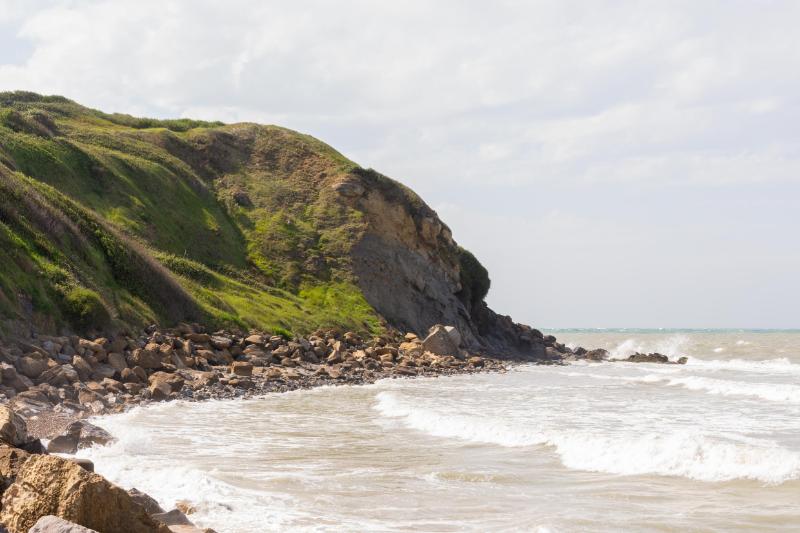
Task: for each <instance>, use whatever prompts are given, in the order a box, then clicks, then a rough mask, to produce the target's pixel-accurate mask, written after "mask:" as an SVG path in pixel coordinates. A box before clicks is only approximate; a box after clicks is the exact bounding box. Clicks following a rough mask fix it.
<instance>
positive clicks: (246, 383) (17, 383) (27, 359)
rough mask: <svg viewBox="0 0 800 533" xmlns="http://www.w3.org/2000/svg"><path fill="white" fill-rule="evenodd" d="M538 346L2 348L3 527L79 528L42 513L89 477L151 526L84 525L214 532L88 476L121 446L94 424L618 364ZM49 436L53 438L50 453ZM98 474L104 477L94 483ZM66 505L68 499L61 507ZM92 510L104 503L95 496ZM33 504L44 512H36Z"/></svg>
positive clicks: (197, 330)
mask: <svg viewBox="0 0 800 533" xmlns="http://www.w3.org/2000/svg"><path fill="white" fill-rule="evenodd" d="M534 331H535V330H534ZM536 333H538V332H536ZM539 335H541V334H539ZM537 339H538V340H537V343H538V344H537V346H538V347H539V348H540V349H539V350H537V352H536V354H535V355H534V354H530V356H529V357H511V358H508V359H500V358H497V357H487V356H483V355H475V354H474V353H469V352H467V351H466V350H465V349H464V348H463V346H462V342H461V337H460V335H459V333H458V331H457V330H455V328H452V327H448V326H441V325H437V326H434V327H433V328H431V330H430V332H429V334H428V335H427V336H426V337H425V338H424V339H420V338H418V337H417V336H416V335H415V334H412V333H408V334H405V335H400V334H399V333H392V334H389V335H384V336H379V337H372V338H369V339H363V338H361V337H359V336H358V335H357V334H355V333H353V332H340V331H336V330H327V331H318V332H315V333H314V334H312V335H309V336H307V337H297V338H295V339H293V340H288V339H286V338H284V337H280V336H275V335H272V336H268V335H265V334H262V333H257V332H250V333H248V334H242V333H231V332H225V331H217V332H214V333H206V332H205V331H204V328H202V327H201V326H197V325H195V326H188V325H183V326H181V327H179V328H177V329H174V330H166V331H160V330H157V329H156V328H154V327H153V328H149V329H148V330H147V331H145V332H144V333H143V334H141V335H140V336H138V337H127V336H118V337H116V338H114V339H113V340H110V339H107V338H102V337H101V338H96V339H94V340H89V339H83V338H80V337H77V336H71V337H47V336H38V337H35V338H32V339H25V340H17V342H16V343H15V344H11V345H2V344H0V377H1V378H2V381H0V392H2V394H3V395H4V396H6V398H4V399H2V400H1V401H0V411H2V412H3V413H5V416H6V419H7V420H10V421H11V422H9V424H10V426H13V427H17V426H19V427H21V428H23V429H22V430H20V431H17V432H16V433H17V437H18V438H3V439H0V441H2V442H0V455H2V454H5V455H6V456H8V457H17V459H13V460H10V465H11V466H10V468H8V469H7V470H8V471H0V474H2V475H3V476H4V477H6V478H8V479H7V481H10V482H11V483H7V485H10V486H11V487H10V488H6V489H5V492H4V493H3V499H2V502H3V507H2V508H0V522H2V523H3V524H6V521H7V520H12V521H15V522H14V523H15V524H16V523H17V522H18V523H19V524H22V525H21V526H20V527H16V528H15V527H13V526H12V527H9V531H11V533H25V532H27V531H28V528H30V527H31V526H32V525H33V524H34V522H32V521H31V517H32V516H33V517H34V518H39V517H41V516H45V515H47V514H55V515H57V516H59V517H61V518H67V519H69V518H70V516H71V515H70V514H69V513H70V512H72V510H70V509H67V510H62V509H60V508H59V509H57V510H52V511H50V512H48V511H47V510H46V509H44V510H42V509H40V507H44V506H45V503H46V502H43V501H40V499H41V498H44V497H45V496H46V493H47V491H48V490H49V489H48V488H47V487H51V486H53V485H56V486H60V484H67V485H69V483H73V482H74V481H71V477H75V476H77V477H81V476H83V477H84V478H83V480H82V482H83V484H84V485H80V486H86V487H88V486H90V485H91V484H92V483H102V484H103V487H104V488H103V494H104V495H106V496H108V497H109V498H111V497H112V495H113V496H114V498H116V500H114V501H115V502H117V504H119V502H120V501H121V502H123V503H124V505H123V507H124V512H123V513H122V514H119V513H118V515H119V516H122V518H119V517H116V518H115V520H120V519H121V520H128V521H130V520H134V521H136V520H138V521H139V522H140V524H150V525H147V526H146V527H145V528H144V529H141V528H138V529H137V528H131V529H126V528H125V527H122V529H120V527H121V526H119V525H114V526H113V527H112V528H110V529H109V526H106V525H97V524H109V523H111V522H108V521H107V520H108V517H105V516H100V517H97V520H101V521H100V522H92V521H91V520H89V519H83V518H81V520H84V522H81V523H80V525H84V526H87V527H91V525H92V524H95V525H96V529H97V530H100V531H108V530H113V531H120V532H126V531H131V532H136V533H139V532H140V531H159V533H167V532H168V531H172V532H175V533H177V532H180V533H197V532H203V531H205V532H206V533H209V531H210V530H201V529H199V528H197V527H195V526H194V525H193V524H192V523H191V521H190V519H189V518H188V517H187V515H188V514H191V508H190V507H187V508H185V509H182V508H181V507H180V505H178V509H173V510H170V511H165V510H164V509H162V508H161V507H160V506H159V505H158V503H157V502H156V501H155V500H154V499H152V498H151V497H149V496H148V495H146V494H144V493H141V492H139V491H136V489H131V490H130V491H124V490H123V489H121V488H119V487H117V486H116V485H113V484H112V483H110V482H109V481H108V480H106V479H105V478H103V477H102V476H100V475H97V474H93V473H92V474H87V472H93V471H94V465H93V464H92V463H91V462H90V461H87V460H85V459H80V458H78V457H77V456H76V454H77V453H78V451H79V450H81V449H85V448H88V447H91V446H95V445H100V446H103V445H106V444H110V443H112V442H113V441H114V440H115V438H114V436H113V435H111V434H110V433H108V432H107V431H105V430H104V429H102V428H100V427H98V426H95V425H94V424H92V423H91V422H89V421H87V419H90V418H92V417H98V416H108V415H113V414H119V413H124V412H126V411H129V410H130V409H132V408H134V407H147V406H152V405H155V404H157V403H163V402H168V401H185V402H192V403H193V402H202V401H209V400H231V399H251V398H252V399H255V398H263V397H267V396H268V395H270V394H275V393H282V392H290V391H298V390H310V389H313V388H319V387H322V386H334V387H337V386H347V385H366V384H372V383H375V382H377V381H380V380H385V379H401V378H416V377H431V378H439V377H447V376H455V375H468V374H477V373H506V372H508V370H509V369H510V368H513V367H515V366H518V365H521V364H538V365H564V364H568V363H570V362H572V361H578V360H587V361H598V362H599V361H606V360H608V352H606V351H605V350H591V351H588V350H585V349H583V348H575V349H571V348H568V347H566V346H564V345H563V344H561V343H558V342H556V339H555V337H552V336H549V335H548V336H544V335H542V336H541V338H539V337H538V336H537ZM626 361H629V362H656V363H673V364H674V362H672V361H668V359H667V357H666V356H663V355H660V354H638V353H637V354H635V355H634V356H631V357H629V358H628V359H627V360H626ZM9 396H10V398H9ZM12 422H13V423H12ZM12 433H13V432H12ZM42 439H44V440H47V441H48V442H47V446H46V447H45V446H44V445H43V444H42V442H41V440H42ZM37 457H44V458H50V459H49V460H50V461H51V462H52V463H53V464H50V465H49V466H47V468H49V469H50V470H53V469H55V470H57V472H58V473H56V474H53V473H52V472H51V473H50V474H48V475H50V478H49V481H47V484H46V485H45V486H43V487H41V488H40V489H39V490H38V491H34V492H33V493H25V496H24V497H18V500H17V501H16V507H17V508H25V509H27V510H26V511H20V510H19V509H15V505H7V499H8V496H9V495H10V494H11V495H14V496H18V493H20V492H22V491H23V490H24V489H22V488H21V487H22V485H20V488H15V487H17V480H19V479H21V481H20V482H21V483H25V475H26V469H27V468H28V467H30V469H31V470H34V471H33V472H32V473H30V475H31V476H37V479H39V478H41V479H46V478H47V476H44V475H43V474H42V472H39V471H38V469H40V468H44V467H42V466H40V465H39V463H40V461H39V460H38V459H36V458H37ZM0 459H2V457H0ZM0 470H2V461H1V460H0ZM64 472H69V475H68V476H67V475H66V474H64ZM87 475H89V476H94V477H89V478H86V477H85V476H87ZM69 486H71V485H69ZM65 490H68V491H72V489H65ZM86 493H87V494H88V493H89V491H88V489H87V491H86ZM187 496H190V495H188V494H187ZM65 498H68V496H66V493H65V494H63V495H62V496H60V497H59V498H58V499H56V500H55V501H56V502H60V500H62V499H65ZM49 501H51V502H52V500H49ZM11 503H12V504H14V503H15V502H14V501H13V500H11ZM59 505H61V504H60V503H59ZM82 505H84V506H87V505H88V506H91V505H92V504H91V503H89V497H87V502H84V503H83V504H82ZM30 507H34V508H35V509H36V510H35V511H31V510H30ZM144 511H146V512H144ZM42 513H45V514H42ZM125 513H128V515H130V514H131V513H133V515H136V514H137V513H138V518H136V517H134V516H132V515H131V516H128V517H127V518H125ZM80 516H83V515H80ZM115 516H116V515H115ZM102 520H106V521H105V522H103V521H102ZM114 523H115V524H118V523H119V522H114ZM153 524H155V525H153ZM143 527H144V526H143ZM0 531H1V530H0Z"/></svg>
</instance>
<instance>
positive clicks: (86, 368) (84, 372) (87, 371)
mask: <svg viewBox="0 0 800 533" xmlns="http://www.w3.org/2000/svg"><path fill="white" fill-rule="evenodd" d="M72 368H74V369H75V372H77V373H78V378H79V379H80V380H81V381H87V380H88V379H89V376H91V375H92V365H90V364H89V362H88V361H87V360H86V359H84V358H83V357H81V356H80V355H76V356H73V358H72Z"/></svg>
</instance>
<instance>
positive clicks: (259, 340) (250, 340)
mask: <svg viewBox="0 0 800 533" xmlns="http://www.w3.org/2000/svg"><path fill="white" fill-rule="evenodd" d="M244 342H245V344H256V345H258V346H264V337H263V335H250V336H249V337H247V338H246V339H245V340H244Z"/></svg>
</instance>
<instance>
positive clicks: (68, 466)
mask: <svg viewBox="0 0 800 533" xmlns="http://www.w3.org/2000/svg"><path fill="white" fill-rule="evenodd" d="M47 515H54V516H58V517H60V518H63V519H65V520H69V521H71V522H74V523H76V524H79V525H82V526H84V527H88V528H91V529H94V530H97V531H101V532H104V533H105V532H112V531H113V532H115V533H154V532H156V533H169V529H168V528H167V527H166V526H164V525H163V524H159V523H157V522H156V521H155V520H153V519H152V518H150V516H148V514H147V512H146V511H145V510H144V509H143V508H142V507H141V506H140V505H139V504H137V503H136V502H135V501H134V500H133V499H132V498H131V497H130V495H129V494H128V493H127V492H125V491H124V490H122V489H121V488H119V487H117V486H116V485H112V484H111V483H109V482H108V481H107V480H106V479H104V478H103V477H101V476H99V475H97V474H94V473H91V472H87V471H86V470H84V469H83V468H81V467H80V466H79V465H77V464H75V463H74V462H71V461H68V460H65V459H62V458H60V457H57V456H54V455H31V456H30V457H29V458H28V460H27V461H25V462H24V463H23V464H22V466H21V467H20V468H19V471H18V473H17V476H16V479H15V481H14V483H12V484H11V486H10V487H9V488H8V489H6V491H5V493H4V494H3V498H2V510H0V522H2V523H3V524H4V525H5V526H6V527H7V528H8V530H9V531H10V533H26V532H27V531H28V530H29V529H30V528H32V527H33V526H34V524H35V523H36V522H37V521H38V520H39V518H41V517H42V516H47Z"/></svg>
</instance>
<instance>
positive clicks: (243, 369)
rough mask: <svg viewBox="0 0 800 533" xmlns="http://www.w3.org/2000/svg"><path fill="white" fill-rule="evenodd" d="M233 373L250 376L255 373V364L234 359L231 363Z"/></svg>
mask: <svg viewBox="0 0 800 533" xmlns="http://www.w3.org/2000/svg"><path fill="white" fill-rule="evenodd" d="M230 370H231V374H236V375H237V376H244V377H248V378H249V377H250V376H252V375H253V365H252V364H251V363H248V362H247V361H234V362H233V363H231V367H230Z"/></svg>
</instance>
